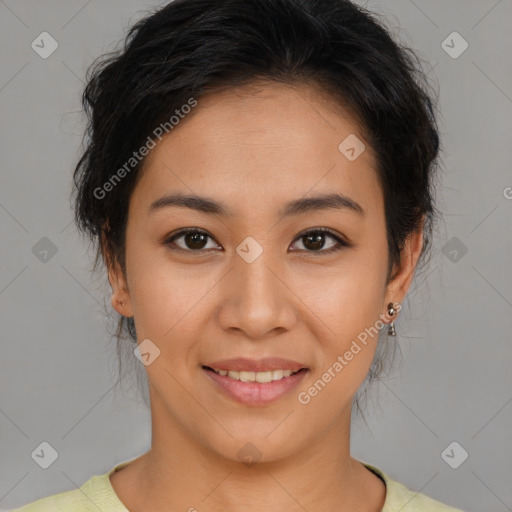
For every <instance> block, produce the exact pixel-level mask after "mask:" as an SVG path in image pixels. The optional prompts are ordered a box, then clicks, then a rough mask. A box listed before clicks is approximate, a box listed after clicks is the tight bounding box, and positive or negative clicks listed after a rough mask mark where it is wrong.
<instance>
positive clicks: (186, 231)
mask: <svg viewBox="0 0 512 512" xmlns="http://www.w3.org/2000/svg"><path fill="white" fill-rule="evenodd" d="M191 233H194V234H202V235H206V236H207V237H209V238H211V239H212V240H213V237H211V236H210V235H209V234H208V233H207V232H206V231H203V230H201V229H191V228H187V229H183V230H180V231H178V232H177V233H175V234H174V235H172V236H171V237H170V238H167V239H166V240H165V241H164V245H166V246H170V245H173V244H174V241H175V240H177V239H178V238H181V237H183V236H185V235H188V234H191ZM317 233H324V234H326V235H329V236H330V237H331V238H333V239H334V240H336V242H337V243H338V245H337V246H334V247H331V248H330V249H327V250H318V251H308V250H303V249H300V250H299V251H298V252H308V253H312V254H316V253H319V254H331V253H334V252H337V251H339V250H341V249H343V248H348V247H352V244H351V243H349V242H347V241H345V240H343V239H342V238H340V237H339V236H337V235H335V234H334V233H333V232H332V231H330V230H329V229H326V228H314V229H309V230H308V231H304V232H303V233H301V234H300V235H298V236H297V237H296V238H295V240H297V241H298V240H300V239H302V238H304V237H306V236H308V235H311V234H317ZM295 240H294V241H295ZM169 249H170V250H174V251H182V252H189V253H203V252H204V251H205V250H208V249H198V250H192V249H183V248H182V247H177V248H175V247H169ZM294 252H295V251H294Z"/></svg>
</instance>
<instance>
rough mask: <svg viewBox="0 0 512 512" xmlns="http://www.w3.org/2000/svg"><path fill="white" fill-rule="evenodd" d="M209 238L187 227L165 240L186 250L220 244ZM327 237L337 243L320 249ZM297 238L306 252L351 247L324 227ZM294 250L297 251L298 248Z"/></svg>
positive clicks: (195, 250)
mask: <svg viewBox="0 0 512 512" xmlns="http://www.w3.org/2000/svg"><path fill="white" fill-rule="evenodd" d="M208 238H210V239H211V240H213V238H212V237H211V236H210V235H209V234H208V233H206V232H205V231H201V230H198V229H185V230H182V231H180V232H179V233H177V234H175V235H173V236H172V237H171V238H169V239H167V240H166V241H165V242H164V245H176V246H177V247H178V250H182V251H186V252H200V251H202V250H203V249H215V248H217V247H218V246H217V245H216V244H215V243H214V244H213V247H206V245H207V244H206V241H207V239H208ZM326 238H331V240H334V242H335V243H334V244H333V245H331V247H329V248H328V249H327V250H320V249H323V248H324V246H325V239H326ZM180 239H183V240H184V243H185V247H183V246H182V245H180V244H178V243H176V241H177V240H180ZM296 240H297V241H301V242H302V245H303V246H304V247H305V248H306V249H305V251H306V252H321V253H323V254H325V253H331V252H334V251H337V250H339V249H341V248H342V247H350V244H349V243H348V242H346V241H345V240H343V239H341V238H340V237H338V236H337V235H335V234H334V233H331V231H329V230H327V229H324V228H316V229H311V230H309V231H306V232H304V233H302V234H300V235H299V236H298V237H297V238H296ZM171 249H172V247H171ZM299 250H303V249H299ZM293 251H296V249H294V250H293Z"/></svg>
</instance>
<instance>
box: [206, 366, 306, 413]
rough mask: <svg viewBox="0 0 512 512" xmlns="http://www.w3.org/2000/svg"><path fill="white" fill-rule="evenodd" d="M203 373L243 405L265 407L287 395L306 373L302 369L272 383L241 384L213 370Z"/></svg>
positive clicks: (239, 381)
mask: <svg viewBox="0 0 512 512" xmlns="http://www.w3.org/2000/svg"><path fill="white" fill-rule="evenodd" d="M203 371H205V372H206V374H207V375H208V376H209V377H210V378H211V379H212V380H213V381H214V382H215V383H217V384H218V385H219V386H220V387H221V388H222V389H223V390H224V392H226V393H227V395H228V396H230V397H231V398H233V399H234V400H236V401H237V402H240V403H242V404H245V405H252V406H261V405H267V404H269V403H271V402H273V401H275V400H277V399H279V398H281V397H282V396H284V395H286V394H287V393H289V392H290V391H291V390H292V389H293V388H295V387H297V386H298V384H299V383H300V382H301V381H302V379H303V378H304V377H305V375H306V373H308V370H307V369H303V370H301V371H299V372H297V373H294V374H293V375H290V376H289V377H283V378H282V379H280V380H274V381H272V382H242V381H241V380H235V379H232V378H231V377H228V376H227V375H219V374H218V373H215V372H214V371H213V370H207V369H206V368H203Z"/></svg>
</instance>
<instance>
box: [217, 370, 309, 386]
mask: <svg viewBox="0 0 512 512" xmlns="http://www.w3.org/2000/svg"><path fill="white" fill-rule="evenodd" d="M213 371H214V372H215V373H218V374H219V375H224V376H226V375H227V376H228V377H230V378H231V379H235V380H240V381H242V382H261V383H264V382H272V381H274V380H281V379H283V378H284V377H289V376H290V375H292V374H293V373H297V372H298V371H299V370H296V371H293V370H272V371H268V372H236V371H229V372H228V371H226V370H213Z"/></svg>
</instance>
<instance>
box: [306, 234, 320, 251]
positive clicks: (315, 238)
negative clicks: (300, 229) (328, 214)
mask: <svg viewBox="0 0 512 512" xmlns="http://www.w3.org/2000/svg"><path fill="white" fill-rule="evenodd" d="M324 236H325V235H324V234H323V233H317V234H316V235H306V240H308V241H309V240H312V241H313V247H309V248H313V249H321V248H322V246H323V245H324ZM304 245H305V246H306V247H308V244H307V243H305V244H304Z"/></svg>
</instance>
